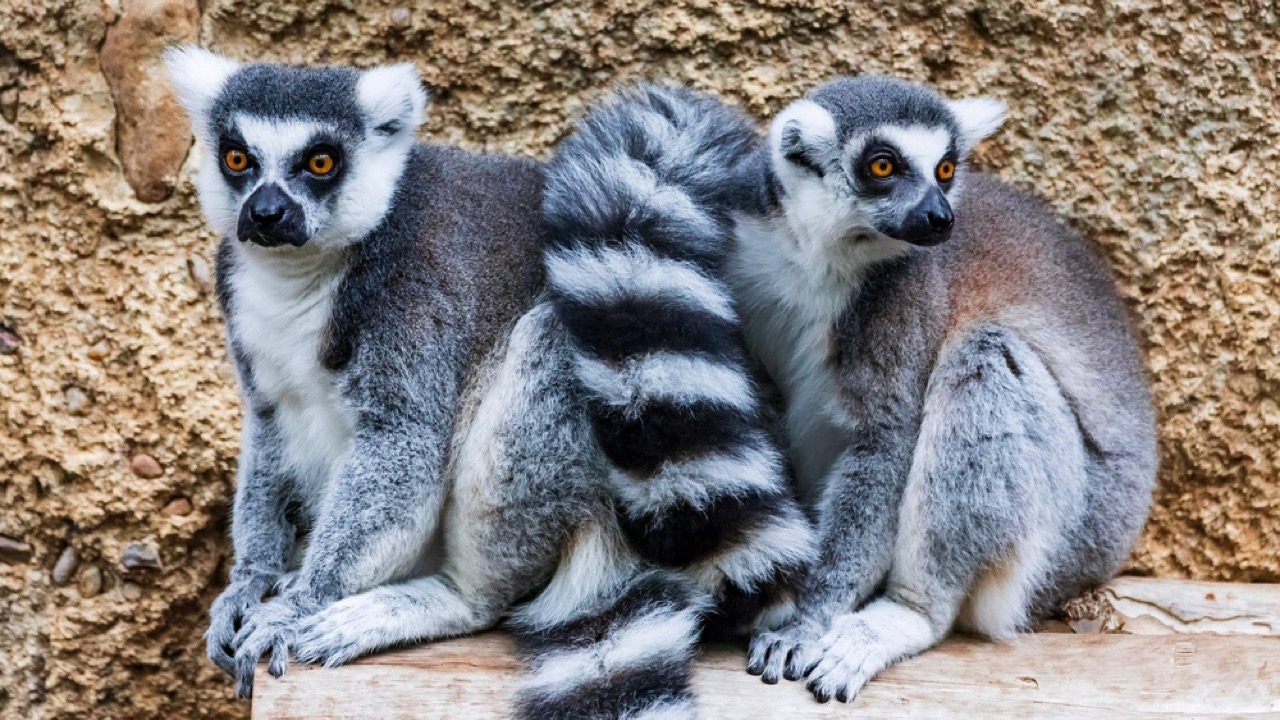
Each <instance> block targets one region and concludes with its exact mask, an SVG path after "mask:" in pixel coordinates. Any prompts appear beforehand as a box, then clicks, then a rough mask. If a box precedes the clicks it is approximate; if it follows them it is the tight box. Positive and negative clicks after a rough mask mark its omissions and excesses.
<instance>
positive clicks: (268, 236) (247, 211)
mask: <svg viewBox="0 0 1280 720" xmlns="http://www.w3.org/2000/svg"><path fill="white" fill-rule="evenodd" d="M236 234H237V235H238V236H239V237H240V241H241V242H252V243H254V244H256V245H262V246H263V247H277V246H280V245H293V246H295V247H302V246H303V245H305V244H307V240H308V239H309V238H308V235H307V228H306V213H305V212H304V211H303V209H302V207H301V206H300V205H298V203H297V202H295V201H294V200H292V199H291V198H290V197H289V196H288V195H286V194H285V192H284V190H283V189H282V188H281V187H280V186H279V185H276V184H275V183H272V184H270V185H263V186H262V187H260V188H258V189H257V190H254V191H253V194H252V195H250V196H249V197H248V198H246V199H245V201H244V203H243V204H242V205H241V206H240V220H239V223H238V224H237V226H236Z"/></svg>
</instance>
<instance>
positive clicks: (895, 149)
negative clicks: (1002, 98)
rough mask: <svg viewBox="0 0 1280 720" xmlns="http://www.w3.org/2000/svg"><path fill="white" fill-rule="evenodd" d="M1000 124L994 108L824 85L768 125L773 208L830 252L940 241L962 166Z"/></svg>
mask: <svg viewBox="0 0 1280 720" xmlns="http://www.w3.org/2000/svg"><path fill="white" fill-rule="evenodd" d="M1003 119H1004V105H1003V104H1001V103H999V102H997V101H995V100H988V99H977V100H961V101H955V102H951V101H947V100H944V99H943V98H941V97H939V96H938V95H937V94H935V93H934V92H933V91H931V90H929V89H927V88H924V87H922V86H918V85H912V84H909V83H905V82H901V81H896V80H890V79H886V78H875V77H861V78H842V79H839V80H835V81H832V82H829V83H827V84H825V85H822V86H821V87H819V88H817V89H816V90H815V91H813V92H812V93H810V95H809V96H808V97H807V98H805V99H804V100H800V101H798V102H796V103H794V104H792V105H791V106H789V107H788V108H787V109H786V110H785V111H783V112H782V114H781V115H779V116H778V117H777V118H776V119H775V120H774V122H773V124H772V126H771V131H770V145H771V150H772V153H773V158H772V160H773V168H774V171H775V173H776V174H777V176H778V180H779V183H780V185H781V195H782V197H781V202H782V205H783V208H784V210H785V211H786V212H787V214H788V215H789V216H794V218H792V219H793V221H794V222H800V223H802V224H804V225H806V226H808V231H809V232H810V233H813V232H814V230H815V228H816V229H817V230H818V232H819V234H823V235H825V236H829V237H830V238H831V241H832V242H835V243H866V242H887V243H891V244H898V245H904V244H909V245H916V246H931V245H937V244H939V243H942V242H945V241H946V240H947V238H948V237H949V236H950V233H951V226H952V224H953V223H954V219H955V218H954V215H953V213H952V204H953V203H954V202H955V201H956V200H957V199H958V195H959V190H960V187H961V185H962V184H963V178H964V172H965V166H964V161H965V159H966V157H967V156H968V154H969V151H970V150H971V149H972V148H973V146H974V144H976V143H977V142H978V141H979V140H981V139H982V138H984V137H986V136H987V135H989V134H991V133H992V132H993V131H995V129H996V128H997V127H999V125H1000V123H1001V122H1002V121H1003Z"/></svg>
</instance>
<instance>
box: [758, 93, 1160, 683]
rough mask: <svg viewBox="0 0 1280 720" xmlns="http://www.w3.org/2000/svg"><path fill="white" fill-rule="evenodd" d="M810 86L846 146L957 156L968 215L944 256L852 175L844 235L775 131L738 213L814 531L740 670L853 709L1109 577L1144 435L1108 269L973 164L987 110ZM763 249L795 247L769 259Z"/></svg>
mask: <svg viewBox="0 0 1280 720" xmlns="http://www.w3.org/2000/svg"><path fill="white" fill-rule="evenodd" d="M810 98H811V99H812V100H814V101H815V102H816V103H817V104H818V105H819V106H820V107H822V108H823V109H824V110H825V111H826V112H828V113H830V114H831V115H832V116H833V117H832V122H831V123H830V125H831V126H834V127H835V128H837V129H838V131H839V132H840V133H841V134H842V136H844V137H848V136H850V135H856V134H857V133H858V132H864V131H866V129H868V128H871V129H872V132H878V131H876V130H875V128H879V127H881V126H882V125H887V126H891V127H892V126H895V125H898V126H900V125H901V124H902V123H904V122H905V123H906V124H907V125H910V126H915V127H916V128H919V129H920V130H919V131H918V132H915V134H914V137H918V138H927V137H928V131H929V130H930V129H931V128H936V129H940V130H942V131H944V132H946V133H948V135H949V137H950V140H949V141H948V142H947V143H945V144H944V145H947V146H949V147H950V148H959V151H958V155H957V157H956V164H957V166H958V170H957V176H956V180H955V181H954V182H953V183H952V187H951V188H945V187H944V188H941V190H942V192H943V193H944V195H945V197H947V199H948V201H949V203H951V204H952V205H953V207H954V208H955V216H956V221H955V226H954V229H953V230H951V232H950V233H949V240H948V241H946V242H944V243H943V244H940V245H938V246H937V247H927V248H925V247H916V246H913V245H908V244H904V243H899V242H898V240H897V239H896V238H895V237H893V236H892V235H887V234H885V233H883V232H877V231H876V230H875V223H874V222H873V221H871V219H870V218H869V217H868V214H869V213H870V212H872V211H871V210H869V208H872V207H874V203H875V202H876V198H875V197H871V196H870V195H866V194H865V193H864V191H863V190H860V185H859V184H858V183H857V182H855V181H845V180H842V181H841V183H843V184H842V185H841V187H842V188H843V189H841V190H839V192H838V193H837V195H839V193H843V198H844V199H843V201H841V202H842V207H839V208H834V209H832V210H830V212H831V213H832V214H840V213H845V218H846V219H847V220H848V222H847V223H846V224H831V225H820V224H813V223H809V222H808V220H807V219H806V218H804V217H798V216H797V215H796V213H803V212H804V211H805V209H804V208H801V207H797V205H798V204H800V203H804V202H809V203H818V200H815V198H821V197H824V196H823V195H821V193H822V192H827V190H819V189H817V188H818V187H819V186H818V185H817V184H816V183H813V182H812V181H811V180H807V179H805V178H806V177H807V176H806V175H804V174H803V173H805V172H811V170H810V169H809V168H806V167H804V164H803V161H802V163H801V165H800V166H799V167H798V169H797V168H795V167H792V166H794V165H795V163H794V162H792V161H790V160H788V159H787V158H786V156H785V154H784V153H781V152H778V150H777V149H776V148H777V147H778V145H777V143H778V142H780V138H782V137H783V133H781V132H778V130H782V129H785V128H778V127H777V125H776V124H775V133H774V134H773V138H774V140H773V143H774V145H773V148H775V149H774V150H773V155H772V162H771V167H772V171H773V172H774V173H776V174H777V177H778V178H780V181H779V180H774V181H773V182H780V185H781V187H780V190H779V192H778V193H777V196H778V201H777V203H776V204H772V205H769V204H763V205H759V206H756V207H755V208H754V209H752V208H747V209H746V210H745V211H744V213H743V214H742V215H741V216H740V218H739V230H738V235H739V252H738V257H737V258H736V260H735V264H734V271H733V274H734V277H735V280H736V282H735V285H736V288H737V292H738V294H739V301H740V303H741V306H742V307H743V308H744V316H745V318H746V321H747V327H748V337H749V338H750V339H751V346H752V349H753V350H754V351H755V352H757V353H759V354H760V355H761V356H762V357H763V358H764V359H765V361H766V365H768V366H769V367H770V370H771V372H773V373H774V374H775V377H776V378H777V379H778V381H779V384H780V386H781V387H782V388H783V391H784V396H785V398H784V399H785V400H786V402H787V404H788V408H787V412H788V415H789V417H788V419H787V422H786V423H784V424H786V425H787V427H788V429H789V431H790V434H791V442H790V446H791V452H792V454H793V461H795V462H796V463H797V467H798V468H800V472H801V480H802V482H803V483H805V487H802V492H806V495H807V497H809V498H810V502H811V504H812V506H813V507H814V509H815V510H816V512H817V515H818V521H819V526H820V536H821V555H820V559H819V560H818V562H817V564H816V567H817V568H820V570H818V571H816V572H815V573H813V574H812V575H811V577H810V578H809V580H808V582H807V584H806V585H805V587H804V589H803V590H802V592H801V599H800V603H799V609H798V612H797V615H796V618H795V619H794V620H793V621H792V622H791V623H790V624H789V625H787V626H784V627H783V628H781V629H779V630H778V631H776V632H771V633H762V634H761V635H759V636H758V637H757V638H756V639H755V640H754V641H753V643H752V649H751V658H750V669H751V670H752V671H753V672H757V673H762V674H763V675H764V677H765V680H766V681H767V682H768V681H774V682H776V680H777V678H778V677H779V676H780V675H781V676H785V677H787V678H789V679H798V678H799V677H801V676H806V677H807V678H808V683H809V687H810V689H811V690H812V691H813V692H814V693H815V695H816V696H817V697H818V698H819V699H820V700H827V699H829V698H832V697H835V698H837V699H840V700H844V701H847V700H850V699H852V698H853V697H854V696H856V694H857V692H858V691H859V690H860V689H861V687H862V686H863V684H865V683H866V682H867V681H868V680H870V679H871V678H872V677H874V675H875V674H876V673H878V672H879V671H880V670H882V669H883V668H885V667H887V666H888V665H890V664H891V663H893V662H896V661H897V660H900V659H902V658H904V657H909V656H911V655H914V654H916V653H919V652H921V651H923V650H925V649H927V648H929V647H931V646H932V645H933V644H934V643H936V642H937V641H938V640H940V639H941V638H942V637H943V636H944V635H945V634H946V633H947V632H948V631H950V629H951V628H952V626H953V625H956V624H960V625H962V626H965V627H967V628H969V629H971V630H974V631H977V632H979V633H983V634H987V635H993V636H1001V635H1007V634H1010V633H1014V632H1017V631H1020V630H1023V629H1026V628H1028V627H1030V626H1031V625H1032V624H1033V623H1034V622H1035V621H1037V620H1038V619H1040V618H1043V617H1045V616H1047V615H1048V614H1050V613H1052V612H1054V611H1056V610H1057V609H1058V608H1059V607H1060V605H1061V603H1062V602H1063V601H1065V600H1067V599H1069V598H1071V597H1073V596H1075V595H1076V594H1078V593H1079V592H1080V591H1081V590H1083V589H1085V588H1087V587H1090V586H1092V585H1096V584H1098V583H1101V582H1104V581H1105V580H1107V579H1108V578H1109V577H1110V576H1111V575H1112V574H1114V573H1115V572H1116V571H1117V570H1118V569H1119V567H1120V565H1121V563H1122V562H1123V561H1124V558H1125V556H1126V554H1127V553H1128V551H1129V548H1130V546H1131V545H1132V543H1133V541H1134V539H1135V538H1136V536H1137V533H1138V532H1139V530H1140V528H1141V526H1142V524H1143V522H1144V520H1145V518H1146V512H1147V507H1148V504H1149V502H1150V496H1151V491H1152V488H1153V485H1154V479H1155V469H1156V453H1155V429H1154V416H1153V412H1152V409H1151V403H1150V398H1149V395H1148V390H1147V384H1146V380H1145V377H1144V375H1143V370H1142V365H1141V361H1140V357H1139V353H1138V350H1137V345H1136V342H1135V341H1134V338H1133V335H1132V332H1131V329H1130V325H1129V323H1128V320H1127V317H1126V312H1125V309H1124V306H1123V304H1122V302H1121V301H1120V299H1119V297H1118V295H1117V293H1116V291H1115V288H1114V285H1113V282H1112V280H1111V278H1110V276H1109V274H1108V272H1107V270H1106V268H1105V265H1104V264H1103V263H1102V262H1101V261H1100V259H1099V258H1098V256H1097V255H1096V253H1095V252H1094V251H1093V249H1092V248H1091V247H1090V246H1089V244H1088V243H1087V242H1085V241H1084V240H1082V239H1081V238H1080V237H1078V236H1077V235H1076V234H1074V233H1072V232H1071V231H1070V230H1068V229H1066V228H1065V227H1064V226H1063V225H1062V224H1061V223H1059V222H1057V221H1056V220H1055V219H1054V218H1053V217H1052V216H1050V215H1049V214H1048V213H1047V212H1046V211H1045V209H1044V207H1043V205H1042V204H1041V203H1040V202H1038V201H1036V200H1034V199H1033V198H1031V197H1029V196H1027V195H1026V194H1024V193H1022V192H1019V191H1016V190H1013V189H1012V188H1010V187H1008V186H1007V185H1005V184H1003V183H1001V182H1000V181H999V180H996V179H994V178H991V177H987V176H983V175H979V174H972V173H966V172H965V171H964V169H963V163H964V160H965V155H966V154H967V151H968V148H969V147H970V146H971V144H972V142H974V141H975V140H974V138H975V137H976V136H977V135H975V133H980V132H981V131H982V128H983V127H989V128H990V129H993V128H994V124H992V121H991V115H992V112H991V106H988V107H981V108H978V111H977V112H976V116H980V117H978V122H973V117H970V118H968V119H969V120H970V121H971V122H970V125H969V127H968V129H966V127H965V122H964V121H963V120H961V119H956V118H952V119H951V120H950V121H948V120H946V118H945V115H946V114H947V113H950V112H954V113H956V114H957V118H958V117H959V113H962V112H966V111H967V110H973V107H972V106H970V107H969V108H962V107H960V106H958V105H956V104H954V103H947V102H946V101H944V100H942V99H941V98H939V97H938V96H936V95H934V94H933V93H932V92H931V91H929V90H926V89H923V88H918V87H912V86H903V85H901V84H894V83H885V82H884V81H880V80H863V79H854V80H849V79H845V80H840V81H837V82H834V83H832V84H831V85H830V86H826V87H824V88H821V89H819V90H817V91H815V92H814V93H812V94H811V95H810ZM833 98H835V99H833ZM877 113H878V114H880V115H882V116H883V118H884V119H885V121H886V122H883V123H882V122H879V120H878V118H877V117H876V114H877ZM787 117H788V115H787V113H786V112H784V113H783V115H782V116H780V121H781V122H783V123H786V122H787V121H788V120H787ZM814 117H817V121H814ZM938 117H942V118H943V119H942V120H938V121H936V122H935V121H933V120H932V119H934V118H938ZM805 122H807V127H810V128H818V129H819V130H820V129H821V127H822V126H823V122H824V121H822V120H821V117H820V116H815V115H812V114H811V115H810V116H809V118H808V120H807V121H804V122H802V123H801V125H805ZM975 128H976V129H975ZM899 137H901V134H900V135H899ZM930 142H932V141H930ZM833 147H835V148H837V149H834V150H832V152H835V153H837V154H838V153H839V152H840V150H839V149H838V148H839V147H843V144H841V143H837V144H836V145H835V146H833ZM939 147H941V146H939ZM919 150H920V149H919V148H902V152H903V157H904V158H908V157H910V158H912V162H914V158H915V157H925V156H926V155H927V153H922V152H919ZM948 151H950V150H948ZM938 157H941V156H938ZM936 161H937V157H935V158H933V159H932V160H929V162H930V163H933V162H936ZM780 163H791V165H790V166H788V165H780ZM837 164H838V163H837ZM931 166H932V165H929V166H925V167H921V168H917V167H914V166H913V167H912V169H913V170H915V171H917V172H919V171H923V170H927V169H929V168H930V167H931ZM843 167H848V164H847V163H845V164H844V165H843ZM962 176H966V177H964V185H965V189H964V194H963V198H962V197H961V194H960V192H959V181H960V180H961V178H962ZM769 181H770V180H769V179H768V178H759V177H758V178H757V182H769ZM806 183H808V184H807V185H806ZM933 184H934V185H935V186H937V185H939V183H937V182H935V183H933ZM821 187H824V188H830V187H832V185H830V184H827V185H823V186H821ZM837 195H832V196H831V197H836V196H837ZM760 196H761V197H767V194H765V193H760ZM851 227H852V228H855V230H854V231H852V232H848V231H846V230H847V229H848V228H851ZM858 228H861V229H858ZM819 231H827V232H828V233H829V234H827V235H825V236H824V235H821V234H819ZM761 248H778V249H779V250H778V253H779V254H780V255H781V256H783V257H786V258H789V260H788V261H785V262H784V261H783V260H781V259H779V260H778V261H777V262H776V263H775V264H774V265H772V266H769V265H767V263H766V266H765V267H756V266H757V265H760V264H761V258H767V257H768V253H767V252H765V251H764V250H762V249H761ZM792 261H794V264H793V265H789V264H788V263H789V262H792ZM806 263H807V264H806ZM777 267H783V268H784V270H783V271H782V272H781V273H780V272H779V271H778V270H777V269H776V268H777ZM804 269H808V270H810V271H811V272H812V274H804V272H803V270H804ZM804 293H808V295H805V294H804ZM797 297H800V298H808V299H807V300H800V301H797V300H796V298H797ZM788 302H791V303H795V302H800V304H801V305H803V304H804V303H805V302H809V303H810V304H812V305H813V307H812V308H810V309H808V310H806V309H803V308H801V309H795V307H794V306H788V304H787V303H788ZM821 302H826V306H827V307H830V308H833V310H831V311H830V312H827V311H825V310H824V309H823V308H820V307H818V305H819V304H820V303H821ZM792 321H796V322H801V323H804V322H811V323H816V324H815V325H814V327H816V328H817V330H818V335H817V337H820V338H824V339H825V340H826V342H821V341H814V342H813V343H812V344H810V345H801V346H800V347H801V350H800V353H801V355H802V357H796V355H795V353H794V352H791V349H790V348H782V349H780V348H777V347H775V346H773V345H771V343H773V342H776V340H774V339H773V337H774V336H773V334H772V333H773V331H774V329H775V328H777V327H779V324H780V323H782V324H786V323H790V322H792ZM823 323H825V325H824V324H823ZM805 337H807V336H805ZM806 353H807V355H806ZM823 383H828V384H826V385H824V384H823ZM824 388H826V389H825V390H824ZM815 397H817V400H815V399H814V398H815ZM809 409H816V416H817V418H816V419H814V417H812V415H814V414H815V413H810V412H808V410H809ZM798 411H799V412H800V413H801V414H803V415H805V417H797V416H796V415H797V412H798ZM817 437H821V438H825V439H824V440H823V442H821V443H818V442H815V440H814V438H817ZM833 446H834V447H835V448H837V450H835V451H833V450H831V449H830V448H831V447H833ZM806 456H808V457H806ZM815 458H816V459H815ZM806 460H811V462H806Z"/></svg>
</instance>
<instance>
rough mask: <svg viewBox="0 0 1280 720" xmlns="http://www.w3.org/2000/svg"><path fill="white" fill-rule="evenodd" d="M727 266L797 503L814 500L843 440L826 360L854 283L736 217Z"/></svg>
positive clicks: (766, 224)
mask: <svg viewBox="0 0 1280 720" xmlns="http://www.w3.org/2000/svg"><path fill="white" fill-rule="evenodd" d="M736 235H737V242H736V247H735V252H734V256H733V258H732V260H731V262H730V278H731V282H732V283H733V286H734V295H735V297H736V299H737V301H738V303H739V307H740V309H741V311H742V314H743V321H744V323H745V329H746V335H747V344H748V346H749V348H750V350H751V352H752V353H753V354H754V355H755V356H756V357H757V358H759V359H760V361H761V362H763V363H764V365H765V368H766V369H767V370H768V371H769V374H770V375H771V376H772V377H773V379H774V380H775V381H776V382H777V383H778V385H779V388H780V390H781V391H782V395H783V399H784V401H785V403H786V414H785V423H786V431H787V440H788V444H789V446H790V447H789V451H790V453H789V454H790V456H791V459H792V462H793V464H794V466H795V469H796V480H797V483H798V485H799V490H800V493H801V496H802V498H803V499H804V500H805V501H806V502H808V503H813V502H816V500H817V499H818V497H819V494H820V492H821V488H822V479H823V477H824V476H825V475H826V474H827V472H828V471H829V470H830V469H831V466H832V464H833V463H834V462H835V460H836V458H837V457H838V456H839V455H840V453H841V452H842V451H843V450H844V448H845V446H846V445H847V443H848V432H847V430H846V429H845V425H846V424H847V419H846V418H845V417H844V414H843V413H842V412H841V411H840V408H839V406H838V404H837V403H836V378H835V374H834V372H833V369H832V365H831V363H830V362H829V360H830V356H831V349H832V348H831V331H832V329H833V327H834V326H835V323H836V321H837V320H838V319H839V317H840V314H841V312H842V311H843V310H844V308H845V306H846V304H847V303H848V301H849V297H850V294H851V293H852V291H853V288H854V285H853V284H852V283H850V282H849V281H848V280H847V279H844V278H842V277H840V276H838V275H836V274H834V273H832V272H830V270H829V269H828V268H829V265H827V264H826V263H825V261H824V258H823V257H821V255H820V254H819V253H809V252H806V251H805V249H804V248H802V247H800V246H798V245H797V244H796V243H794V241H792V240H791V239H790V237H789V233H788V232H787V230H786V228H785V227H784V226H783V225H782V224H781V223H778V222H776V221H770V220H763V219H757V218H748V217H741V218H738V219H737V222H736Z"/></svg>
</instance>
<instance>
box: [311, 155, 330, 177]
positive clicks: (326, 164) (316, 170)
mask: <svg viewBox="0 0 1280 720" xmlns="http://www.w3.org/2000/svg"><path fill="white" fill-rule="evenodd" d="M333 166H334V162H333V156H332V155H330V154H329V153H316V154H315V155H312V156H311V159H310V160H308V161H307V169H308V170H310V171H311V174H312V175H328V174H329V173H331V172H333Z"/></svg>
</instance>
